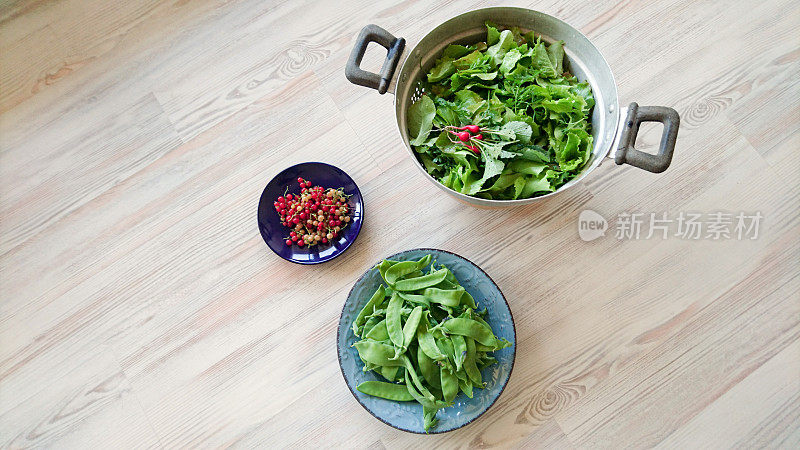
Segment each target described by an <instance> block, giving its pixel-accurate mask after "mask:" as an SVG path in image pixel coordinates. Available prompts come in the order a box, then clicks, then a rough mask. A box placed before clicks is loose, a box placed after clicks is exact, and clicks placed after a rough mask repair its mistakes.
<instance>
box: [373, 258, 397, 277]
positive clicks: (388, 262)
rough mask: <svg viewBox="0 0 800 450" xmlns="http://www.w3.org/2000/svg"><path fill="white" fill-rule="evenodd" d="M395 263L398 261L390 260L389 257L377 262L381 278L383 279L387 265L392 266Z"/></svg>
mask: <svg viewBox="0 0 800 450" xmlns="http://www.w3.org/2000/svg"><path fill="white" fill-rule="evenodd" d="M397 263H398V261H392V260H391V259H384V260H383V261H381V262H380V264H378V272H379V273H380V274H381V278H383V279H384V280H385V279H386V270H388V269H389V267H392V266H393V265H395V264H397Z"/></svg>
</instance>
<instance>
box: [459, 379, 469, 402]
mask: <svg viewBox="0 0 800 450" xmlns="http://www.w3.org/2000/svg"><path fill="white" fill-rule="evenodd" d="M458 387H459V388H461V392H463V393H465V394H467V397H469V398H472V383H470V382H469V381H463V380H458Z"/></svg>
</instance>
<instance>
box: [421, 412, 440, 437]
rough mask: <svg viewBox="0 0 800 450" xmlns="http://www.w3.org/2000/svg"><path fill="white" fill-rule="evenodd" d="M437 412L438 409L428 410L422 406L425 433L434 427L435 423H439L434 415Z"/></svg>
mask: <svg viewBox="0 0 800 450" xmlns="http://www.w3.org/2000/svg"><path fill="white" fill-rule="evenodd" d="M438 411H439V408H430V407H427V406H425V405H422V420H423V425H424V427H425V432H426V433H427V432H428V430H430V429H431V428H433V427H435V426H436V424H437V423H439V420H437V419H436V413H437V412H438Z"/></svg>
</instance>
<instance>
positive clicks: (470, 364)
mask: <svg viewBox="0 0 800 450" xmlns="http://www.w3.org/2000/svg"><path fill="white" fill-rule="evenodd" d="M464 341H465V342H466V344H467V356H466V358H464V371H466V372H467V376H468V377H469V379H470V381H472V384H473V385H475V386H481V385H483V379H482V377H481V371H480V370H478V366H477V364H476V360H475V341H474V340H472V339H471V338H464Z"/></svg>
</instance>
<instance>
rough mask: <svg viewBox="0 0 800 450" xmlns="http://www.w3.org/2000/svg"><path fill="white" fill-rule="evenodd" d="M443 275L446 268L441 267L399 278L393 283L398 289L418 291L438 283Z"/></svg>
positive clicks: (445, 274)
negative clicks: (431, 271) (432, 270)
mask: <svg viewBox="0 0 800 450" xmlns="http://www.w3.org/2000/svg"><path fill="white" fill-rule="evenodd" d="M445 276H447V270H446V269H441V270H437V271H436V272H433V273H430V274H428V275H423V276H421V277H416V278H407V279H403V280H399V281H397V282H396V283H395V284H394V288H395V289H396V290H398V291H418V290H420V289H425V288H427V287H431V286H435V285H437V284H439V283H440V282H441V281H442V280H444V277H445Z"/></svg>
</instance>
